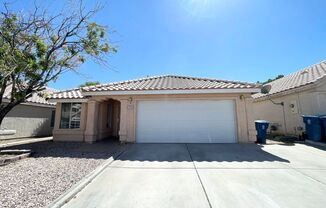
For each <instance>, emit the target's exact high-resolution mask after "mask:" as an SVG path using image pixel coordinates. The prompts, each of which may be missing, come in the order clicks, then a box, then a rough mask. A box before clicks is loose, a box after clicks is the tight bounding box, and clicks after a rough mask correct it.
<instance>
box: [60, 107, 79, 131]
mask: <svg viewBox="0 0 326 208" xmlns="http://www.w3.org/2000/svg"><path fill="white" fill-rule="evenodd" d="M68 104H69V105H70V108H69V118H68V119H69V120H68V127H65V126H63V121H62V117H63V116H62V115H63V105H68ZM76 105H80V108H79V110H78V111H77V112H74V111H73V108H74V107H75V106H76ZM81 109H82V103H77V102H76V103H62V104H61V116H60V129H80V124H81V112H82V110H81ZM76 115H79V121H78V120H77V121H73V120H72V118H73V117H75V116H76ZM77 118H78V117H77ZM72 122H79V124H78V127H72ZM74 125H76V124H74Z"/></svg>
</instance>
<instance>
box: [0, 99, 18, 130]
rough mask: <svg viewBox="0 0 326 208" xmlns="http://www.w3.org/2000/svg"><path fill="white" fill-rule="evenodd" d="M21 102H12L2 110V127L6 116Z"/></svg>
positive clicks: (0, 111) (0, 122) (0, 112)
mask: <svg viewBox="0 0 326 208" xmlns="http://www.w3.org/2000/svg"><path fill="white" fill-rule="evenodd" d="M19 103H20V102H10V103H8V104H7V105H6V106H5V107H3V108H2V109H1V110H0V127H1V124H2V121H3V119H4V118H5V116H6V115H7V114H8V113H9V112H10V111H11V110H12V109H13V108H14V107H15V106H16V105H18V104H19Z"/></svg>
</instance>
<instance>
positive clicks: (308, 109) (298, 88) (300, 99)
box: [253, 61, 326, 135]
mask: <svg viewBox="0 0 326 208" xmlns="http://www.w3.org/2000/svg"><path fill="white" fill-rule="evenodd" d="M267 85H270V86H271V90H270V92H269V93H268V94H262V93H257V94H255V95H253V98H254V112H255V119H265V120H268V121H270V122H271V126H272V128H271V129H272V133H275V134H285V135H301V134H302V132H303V131H304V123H303V121H302V117H301V116H302V115H323V114H326V61H323V62H320V63H318V64H315V65H312V66H309V67H307V68H305V69H303V70H300V71H297V72H295V73H292V74H290V75H288V76H285V77H284V78H281V79H278V80H275V81H273V82H271V83H268V84H267ZM281 103H283V105H282V104H281Z"/></svg>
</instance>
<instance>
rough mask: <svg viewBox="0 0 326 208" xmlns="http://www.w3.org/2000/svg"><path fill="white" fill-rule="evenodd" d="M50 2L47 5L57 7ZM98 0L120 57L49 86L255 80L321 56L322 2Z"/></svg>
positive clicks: (325, 18) (324, 34)
mask: <svg viewBox="0 0 326 208" xmlns="http://www.w3.org/2000/svg"><path fill="white" fill-rule="evenodd" d="M54 2H56V1H53V0H49V1H48V2H47V3H46V4H45V5H47V6H50V7H51V8H52V9H58V8H59V7H60V5H58V4H57V3H54ZM86 2H87V6H89V7H91V6H92V5H93V1H86ZM102 2H104V3H105V8H104V9H103V10H102V11H101V12H100V13H98V15H97V16H96V18H95V20H96V21H98V22H100V23H101V24H105V25H108V26H109V27H110V28H111V29H113V30H115V31H116V32H115V33H114V34H112V36H111V39H112V40H114V41H115V42H117V45H118V48H119V52H118V53H117V54H113V55H111V56H110V57H109V59H108V61H109V64H110V67H109V68H105V67H103V66H99V65H97V64H95V63H93V62H91V61H88V62H87V63H85V64H84V65H83V66H81V67H80V69H79V72H80V73H81V74H82V75H78V74H75V73H66V74H64V75H63V76H62V77H61V78H60V79H59V80H58V81H56V82H55V83H50V86H51V87H54V88H57V89H66V88H72V87H75V86H77V85H79V84H81V83H84V82H85V81H95V80H98V81H100V82H101V83H107V82H112V81H121V80H128V79H135V78H141V77H145V76H147V75H149V76H153V75H163V74H177V75H186V76H197V77H209V78H218V79H227V80H241V81H249V82H256V81H264V80H266V79H268V78H273V77H275V76H277V75H278V74H289V73H291V72H294V71H296V70H298V69H301V68H303V67H306V66H309V65H311V64H314V63H317V62H320V61H322V60H324V59H325V57H326V12H325V8H326V1H317V0H309V1H308V0H306V1H302V0H287V1H283V0H263V1H262V0H241V1H240V0H239V1H229V0H179V1H178V0H108V1H102ZM23 6H26V5H23ZM18 7H19V6H18Z"/></svg>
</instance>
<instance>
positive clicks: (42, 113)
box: [0, 104, 55, 139]
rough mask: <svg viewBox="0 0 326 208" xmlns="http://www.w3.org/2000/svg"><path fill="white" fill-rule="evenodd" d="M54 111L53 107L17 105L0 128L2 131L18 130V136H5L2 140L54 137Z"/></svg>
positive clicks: (1, 137) (0, 137)
mask: <svg viewBox="0 0 326 208" xmlns="http://www.w3.org/2000/svg"><path fill="white" fill-rule="evenodd" d="M53 110H55V108H53V107H40V106H32V105H25V104H20V105H17V106H16V107H14V108H13V109H12V110H11V111H10V112H9V113H8V114H7V115H6V117H5V118H4V120H3V122H2V124H1V126H0V129H7V130H16V134H13V135H3V136H0V139H10V138H22V137H34V136H49V135H52V129H53V128H52V127H51V114H52V111H53Z"/></svg>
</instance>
